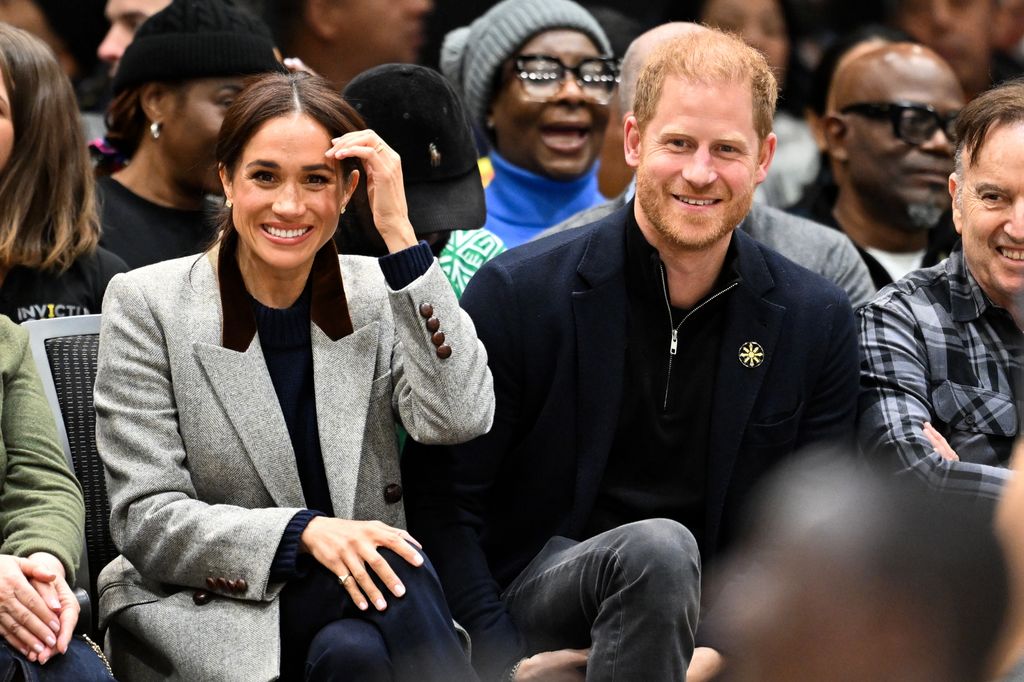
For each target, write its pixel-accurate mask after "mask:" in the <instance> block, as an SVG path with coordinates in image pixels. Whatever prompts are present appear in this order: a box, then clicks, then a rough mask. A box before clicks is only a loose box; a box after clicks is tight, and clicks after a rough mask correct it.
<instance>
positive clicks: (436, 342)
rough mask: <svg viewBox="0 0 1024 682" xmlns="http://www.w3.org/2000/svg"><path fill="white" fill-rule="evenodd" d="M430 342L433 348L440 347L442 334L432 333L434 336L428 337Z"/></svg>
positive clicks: (442, 338)
mask: <svg viewBox="0 0 1024 682" xmlns="http://www.w3.org/2000/svg"><path fill="white" fill-rule="evenodd" d="M430 342H431V343H432V344H434V345H435V346H440V345H441V344H442V343H444V332H434V335H433V336H431V337H430Z"/></svg>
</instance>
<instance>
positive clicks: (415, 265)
mask: <svg viewBox="0 0 1024 682" xmlns="http://www.w3.org/2000/svg"><path fill="white" fill-rule="evenodd" d="M377 262H378V263H380V269H381V272H383V273H384V279H386V280H387V282H388V286H389V287H391V290H392V291H398V290H399V289H404V288H405V287H407V286H409V285H410V284H411V283H412V282H413V281H414V280H415V279H416V278H417V277H422V276H423V274H424V273H426V271H427V270H429V269H430V265H431V264H432V263H433V262H434V254H433V253H431V252H430V245H429V244H427V243H426V242H425V241H422V240H420V243H419V244H417V245H416V246H410V247H409V248H406V249H402V250H401V251H396V252H395V253H389V254H388V255H386V256H381V257H380V258H378V259H377Z"/></svg>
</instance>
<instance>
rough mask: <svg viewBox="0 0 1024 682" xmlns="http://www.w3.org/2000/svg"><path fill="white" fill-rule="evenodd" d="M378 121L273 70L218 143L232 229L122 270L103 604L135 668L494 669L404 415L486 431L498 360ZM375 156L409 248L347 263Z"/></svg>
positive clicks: (377, 190)
mask: <svg viewBox="0 0 1024 682" xmlns="http://www.w3.org/2000/svg"><path fill="white" fill-rule="evenodd" d="M363 128H364V126H363V124H362V121H361V119H360V118H359V115H358V114H357V113H356V112H355V111H354V110H353V109H352V108H351V107H350V106H349V105H347V104H346V103H345V102H344V100H342V99H341V97H340V95H339V94H338V93H336V92H334V91H333V90H332V89H331V88H330V87H329V86H328V85H327V83H326V82H325V81H324V80H323V79H321V78H319V77H316V76H308V75H305V74H292V75H280V74H275V75H266V76H263V77H261V78H259V79H257V80H255V81H254V82H252V83H251V85H249V86H248V87H247V88H246V89H245V90H244V91H243V92H242V93H241V94H239V96H238V97H237V98H236V100H235V102H234V104H233V105H232V106H231V108H230V109H229V110H228V112H227V115H226V117H225V119H224V125H223V127H222V128H221V131H220V136H219V138H218V142H217V161H218V168H219V174H220V179H221V182H222V183H223V187H224V193H225V196H226V197H227V201H226V207H225V211H224V212H223V213H222V216H221V223H220V225H221V228H222V233H221V234H222V236H221V238H220V240H219V244H218V245H217V246H216V247H215V248H214V249H213V250H211V251H210V252H208V253H207V254H205V255H203V256H200V257H198V258H197V257H188V258H181V259H177V260H173V261H169V262H166V263H160V264H157V265H154V266H150V267H147V268H142V269H140V270H137V271H134V272H132V273H129V274H127V275H122V276H120V277H117V278H115V279H114V281H113V282H112V283H111V288H110V292H109V294H108V296H107V306H108V309H107V312H106V313H105V314H104V320H103V330H102V334H101V337H100V338H101V341H100V354H99V370H98V373H97V382H96V411H97V424H96V433H97V443H98V446H99V450H100V454H101V455H102V457H103V461H104V464H105V465H106V468H107V475H108V481H109V482H110V483H109V492H110V500H111V524H110V525H111V533H112V535H113V537H114V539H115V542H116V543H117V545H118V547H119V548H120V549H121V550H122V553H123V555H122V556H121V557H119V558H118V559H117V560H115V561H114V562H112V563H111V564H110V565H109V566H107V567H106V568H105V569H104V570H103V572H102V574H101V575H100V579H99V583H100V590H101V591H102V593H103V599H102V603H101V608H100V610H101V620H102V622H104V623H105V624H107V625H108V627H109V630H108V643H109V646H110V655H111V660H112V662H113V665H114V669H115V671H117V672H118V674H123V675H124V676H125V677H126V678H129V679H156V678H172V679H185V680H215V679H216V680H227V679H231V680H234V679H238V680H269V679H275V678H276V677H277V676H278V675H280V676H281V677H282V678H283V679H301V678H302V677H303V675H305V679H311V680H327V679H337V677H334V676H332V675H335V676H337V675H344V676H345V678H346V679H358V680H416V681H417V682H418V681H420V680H424V681H427V680H436V681H438V682H440V681H442V680H471V679H473V672H472V668H471V667H470V666H469V663H468V660H467V659H466V658H465V656H464V655H463V652H462V650H461V647H460V644H459V640H458V638H457V636H456V632H455V630H454V628H453V625H452V621H451V616H450V615H449V613H448V609H447V606H446V604H445V600H444V595H443V594H442V592H441V588H440V584H439V582H438V579H437V576H436V574H435V573H434V571H433V568H432V567H431V566H430V564H429V562H428V561H427V560H426V558H425V556H424V555H423V553H422V550H421V548H420V546H419V544H418V543H417V542H416V541H415V540H414V539H413V538H412V537H411V536H410V535H409V534H408V533H407V532H406V531H405V530H404V529H403V527H404V523H405V521H404V519H405V516H404V510H403V506H402V503H401V500H402V487H401V484H400V483H399V466H398V449H397V443H396V438H395V428H396V425H397V424H398V423H399V421H400V422H401V424H402V425H403V426H404V427H405V429H407V430H408V432H409V434H410V435H412V436H413V437H414V438H416V439H418V440H421V441H424V442H431V443H436V442H445V443H453V442H461V441H465V440H468V439H471V438H473V437H476V436H477V435H480V434H481V433H483V432H485V431H486V430H487V429H488V428H489V427H490V423H491V419H492V415H493V407H494V396H493V389H492V385H491V376H490V372H489V370H488V369H487V360H486V355H485V353H484V350H483V346H482V345H481V344H480V342H479V341H478V340H477V338H476V333H475V330H474V328H473V324H472V322H471V321H470V319H469V317H468V316H466V315H465V314H464V313H463V312H462V311H461V310H460V308H459V305H458V302H457V301H456V299H455V295H454V293H453V292H452V289H451V286H450V285H449V284H448V282H447V280H446V279H445V277H444V275H443V274H442V273H441V270H440V269H439V267H438V265H437V263H436V261H435V260H434V259H433V257H432V255H431V253H430V248H429V247H428V246H427V244H426V243H425V242H419V243H417V241H416V238H415V236H414V233H413V229H412V226H411V225H410V222H409V218H408V210H407V207H406V200H405V195H404V192H403V185H402V172H401V160H400V159H399V157H398V155H397V154H396V153H395V152H394V151H392V150H391V149H390V148H389V147H388V145H387V144H386V143H385V142H384V141H383V140H381V138H380V137H378V136H377V135H376V133H374V132H373V131H371V130H365V129H363ZM364 175H365V178H366V194H367V196H368V198H369V202H370V209H371V211H372V215H373V221H374V224H375V225H376V226H377V229H378V231H379V232H380V235H381V238H382V239H383V241H384V243H385V244H386V245H387V248H388V251H389V252H390V253H389V254H388V255H386V256H384V257H382V258H379V259H374V258H366V257H359V256H342V257H341V258H340V259H339V257H338V255H337V252H336V251H335V248H334V242H333V240H332V237H333V235H334V232H335V230H336V229H337V226H338V219H339V215H340V214H341V213H342V212H344V210H345V207H346V204H347V203H348V202H349V201H350V200H351V198H352V196H353V193H354V191H355V190H356V187H357V185H358V184H359V183H360V180H361V178H363V177H364ZM303 671H305V672H304V673H303Z"/></svg>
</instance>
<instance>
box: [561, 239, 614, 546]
mask: <svg viewBox="0 0 1024 682" xmlns="http://www.w3.org/2000/svg"><path fill="white" fill-rule="evenodd" d="M623 220H624V219H623ZM623 220H616V221H614V224H613V225H610V227H609V228H602V229H599V230H596V231H595V232H594V234H593V236H592V237H591V240H590V244H588V246H587V250H586V252H585V253H584V255H583V258H582V259H581V260H580V265H579V268H578V270H577V272H578V274H579V276H580V277H581V278H582V279H583V280H584V281H585V282H586V283H587V284H588V285H590V286H589V287H587V288H583V289H582V290H581V291H576V292H573V294H572V309H573V317H574V319H575V323H576V358H577V366H576V442H577V443H578V447H577V452H576V488H575V496H574V498H573V500H574V501H573V506H572V518H571V520H570V526H569V532H570V533H571V534H573V535H578V534H579V533H581V532H582V530H583V528H584V526H585V525H586V523H587V520H588V518H589V516H590V512H591V508H592V507H593V505H594V499H595V497H596V496H597V491H598V488H599V487H600V484H601V477H602V475H603V473H604V469H605V464H606V463H607V461H608V453H609V451H610V450H611V443H612V439H613V438H614V437H615V429H616V427H617V426H618V418H619V410H620V408H621V403H622V385H623V373H624V372H625V355H626V325H627V323H628V320H627V311H626V308H627V304H626V285H625V275H624V273H623V266H624V258H625V253H624V250H625V233H624V231H623Z"/></svg>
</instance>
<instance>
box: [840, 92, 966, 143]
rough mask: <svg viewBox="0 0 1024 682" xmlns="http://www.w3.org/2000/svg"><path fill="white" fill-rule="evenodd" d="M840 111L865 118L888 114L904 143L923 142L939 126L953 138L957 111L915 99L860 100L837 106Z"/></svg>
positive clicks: (882, 116) (950, 138)
mask: <svg viewBox="0 0 1024 682" xmlns="http://www.w3.org/2000/svg"><path fill="white" fill-rule="evenodd" d="M839 113H841V114H860V115H861V116H867V117H868V118H879V119H885V118H888V119H889V120H890V121H892V134H893V135H895V136H896V137H898V138H899V139H901V140H903V141H904V142H906V143H907V144H912V145H919V144H924V143H925V142H927V141H928V140H930V139H932V135H934V134H935V131H936V130H938V129H939V128H942V132H943V133H945V135H946V139H948V140H949V141H950V142H952V141H953V133H954V129H955V126H956V117H957V116H958V115H959V114H960V112H959V111H954V112H951V113H948V114H940V113H939V112H938V111H937V110H936V109H935V107H933V106H931V105H928V104H917V103H915V102H859V103H857V104H850V105H848V106H845V107H843V108H842V109H840V110H839Z"/></svg>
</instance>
